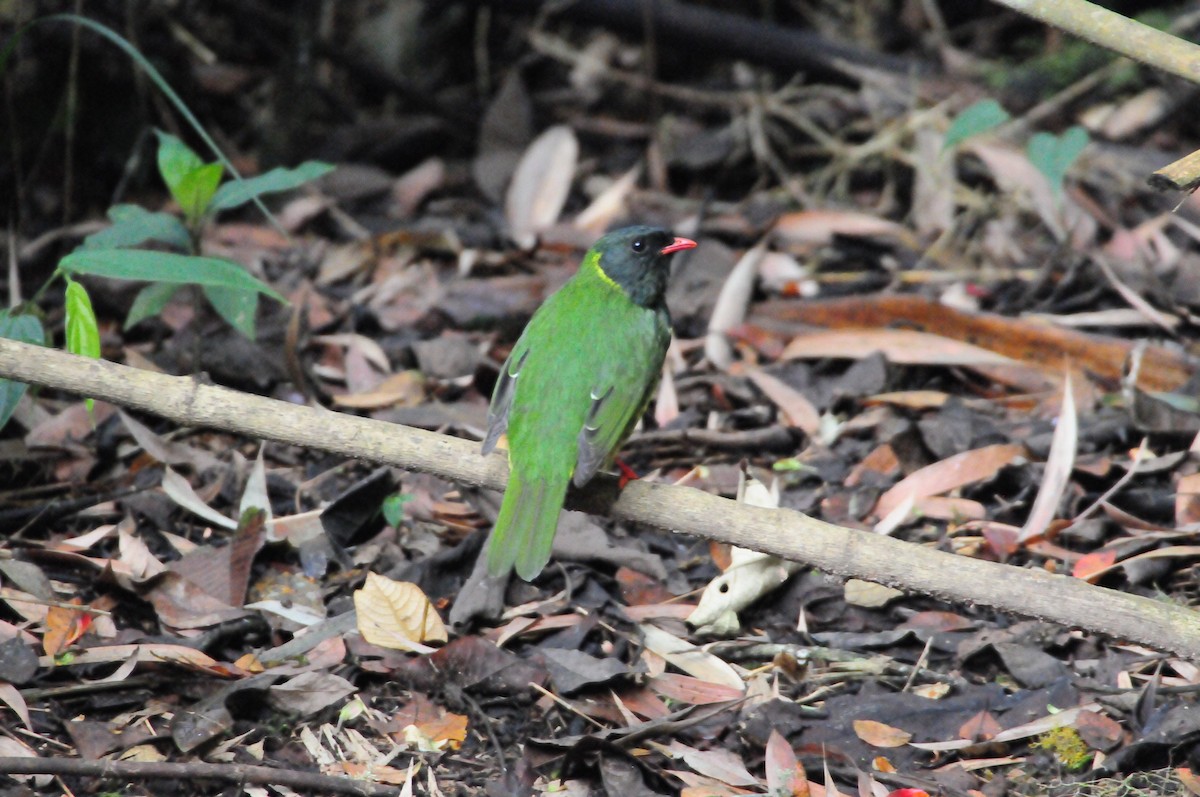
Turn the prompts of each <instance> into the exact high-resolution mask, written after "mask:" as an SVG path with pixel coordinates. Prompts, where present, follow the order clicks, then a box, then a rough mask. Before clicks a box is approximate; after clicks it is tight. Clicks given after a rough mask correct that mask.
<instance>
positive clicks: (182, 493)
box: [162, 465, 238, 530]
mask: <svg viewBox="0 0 1200 797" xmlns="http://www.w3.org/2000/svg"><path fill="white" fill-rule="evenodd" d="M162 491H163V492H164V493H166V494H167V497H168V498H170V499H171V500H172V501H174V502H175V503H177V504H179V506H181V507H183V508H184V509H186V510H187V511H189V512H191V513H192V514H193V515H197V516H199V517H202V518H204V519H205V520H207V521H208V522H209V523H211V524H213V525H214V526H219V527H221V528H223V529H230V530H233V529H236V528H237V527H238V524H237V521H236V520H230V519H229V518H227V517H225V516H224V515H222V514H221V513H220V512H218V511H217V510H215V509H213V508H212V507H211V506H209V505H208V504H206V503H204V502H203V501H202V500H200V496H198V495H196V491H195V490H193V489H192V485H191V484H189V483H188V480H187V479H185V478H183V477H182V476H180V475H179V474H178V473H176V472H175V471H174V470H172V469H171V467H170V466H169V465H168V466H167V467H166V468H164V470H163V479H162Z"/></svg>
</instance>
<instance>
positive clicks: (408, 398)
mask: <svg viewBox="0 0 1200 797" xmlns="http://www.w3.org/2000/svg"><path fill="white" fill-rule="evenodd" d="M424 400H425V378H424V377H423V376H422V375H421V373H420V372H419V371H401V372H400V373H398V374H392V375H391V376H389V377H388V378H386V379H384V380H383V381H382V382H380V383H379V384H378V385H376V386H375V387H374V388H372V389H371V390H368V391H366V392H364V393H353V394H346V395H341V396H334V397H333V403H334V404H337V405H338V406H341V407H350V408H352V409H359V410H378V409H384V408H387V407H415V406H417V405H418V404H420V403H421V402H423V401H424Z"/></svg>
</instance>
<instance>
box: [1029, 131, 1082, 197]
mask: <svg viewBox="0 0 1200 797" xmlns="http://www.w3.org/2000/svg"><path fill="white" fill-rule="evenodd" d="M1088 141H1089V139H1088V134H1087V131H1086V130H1084V129H1083V128H1082V127H1080V126H1079V125H1075V126H1074V127H1072V128H1070V129H1069V130H1067V131H1066V132H1065V133H1063V134H1062V135H1061V136H1055V135H1054V134H1053V133H1036V134H1035V135H1033V136H1031V137H1030V139H1029V145H1028V147H1027V148H1026V154H1027V155H1028V156H1029V160H1030V162H1031V163H1033V165H1034V166H1035V167H1036V168H1037V170H1038V171H1039V172H1041V173H1042V174H1044V175H1045V176H1046V179H1047V180H1049V181H1050V186H1051V187H1052V188H1053V189H1054V191H1055V192H1056V193H1059V194H1061V193H1062V187H1063V178H1064V177H1066V176H1067V170H1069V169H1070V168H1071V164H1073V163H1074V162H1075V159H1076V158H1078V157H1079V155H1080V153H1082V152H1083V148H1084V147H1086V146H1087V145H1088Z"/></svg>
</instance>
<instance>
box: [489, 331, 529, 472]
mask: <svg viewBox="0 0 1200 797" xmlns="http://www.w3.org/2000/svg"><path fill="white" fill-rule="evenodd" d="M528 356H529V347H528V346H525V347H521V346H520V345H519V344H518V348H515V349H513V351H512V353H511V354H509V355H508V359H507V360H505V361H504V366H503V367H502V368H501V369H500V378H499V379H498V380H497V381H496V389H495V390H493V391H492V403H491V404H490V405H489V406H488V414H487V436H486V437H484V439H483V449H482V453H483V454H484V455H485V456H486V455H488V454H490V453H492V450H493V449H494V448H495V447H496V443H498V442H499V441H500V436H501V435H503V434H504V433H505V432H506V431H507V430H508V411H509V409H511V407H512V399H513V393H515V392H516V388H517V377H518V376H520V375H521V367H522V366H523V365H524V364H525V358H526V357H528Z"/></svg>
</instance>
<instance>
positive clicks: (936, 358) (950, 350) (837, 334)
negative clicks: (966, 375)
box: [780, 329, 1018, 366]
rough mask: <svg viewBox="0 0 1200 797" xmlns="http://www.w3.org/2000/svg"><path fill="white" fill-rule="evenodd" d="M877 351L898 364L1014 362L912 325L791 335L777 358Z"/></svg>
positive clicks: (859, 356)
mask: <svg viewBox="0 0 1200 797" xmlns="http://www.w3.org/2000/svg"><path fill="white" fill-rule="evenodd" d="M876 352H879V353H881V354H883V356H884V357H886V358H887V359H888V360H889V361H891V362H894V363H898V364H900V365H966V366H973V365H1017V364H1018V363H1017V362H1016V361H1015V360H1012V359H1009V358H1008V357H1005V356H1004V355H1002V354H997V353H995V352H993V351H988V350H987V349H984V348H981V347H979V346H972V345H971V344H970V343H963V342H962V341H958V340H952V339H951V338H944V337H942V336H941V335H933V334H930V333H928V332H918V331H916V330H913V329H839V330H827V331H821V332H812V333H808V334H804V335H800V336H798V337H796V338H793V339H792V341H791V342H790V343H788V345H787V346H785V347H784V349H783V353H782V354H781V355H780V359H781V360H796V359H822V358H825V357H840V358H843V359H855V360H857V359H862V358H863V357H868V356H870V355H872V354H875V353H876Z"/></svg>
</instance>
